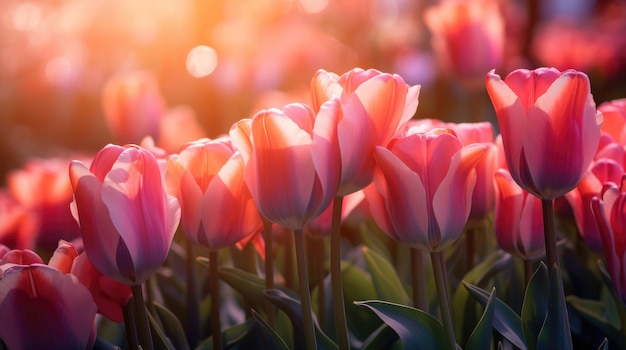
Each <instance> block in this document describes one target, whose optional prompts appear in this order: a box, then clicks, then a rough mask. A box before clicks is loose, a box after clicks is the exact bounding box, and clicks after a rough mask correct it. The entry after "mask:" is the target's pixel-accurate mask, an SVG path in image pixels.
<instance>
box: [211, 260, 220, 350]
mask: <svg viewBox="0 0 626 350" xmlns="http://www.w3.org/2000/svg"><path fill="white" fill-rule="evenodd" d="M218 264H219V261H218V257H217V250H215V249H211V250H209V293H210V294H211V333H212V335H213V349H214V350H222V348H223V346H222V327H221V324H220V285H219V283H220V280H219V277H218V274H217V267H218Z"/></svg>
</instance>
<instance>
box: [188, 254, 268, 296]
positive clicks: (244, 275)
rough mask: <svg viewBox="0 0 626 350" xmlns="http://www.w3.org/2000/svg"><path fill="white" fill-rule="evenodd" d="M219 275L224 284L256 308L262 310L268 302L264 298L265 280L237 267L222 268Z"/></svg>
mask: <svg viewBox="0 0 626 350" xmlns="http://www.w3.org/2000/svg"><path fill="white" fill-rule="evenodd" d="M198 261H200V260H198ZM218 274H219V276H220V278H221V279H222V280H223V281H224V282H226V283H227V284H228V285H229V286H231V287H232V288H233V289H234V290H236V291H237V292H239V293H240V294H241V296H243V298H244V299H245V300H246V301H248V302H249V303H250V304H252V305H253V306H254V307H258V308H262V307H263V306H264V305H265V303H266V300H265V297H264V296H263V290H265V280H264V279H263V278H261V277H259V276H257V275H255V274H253V273H250V272H247V271H244V270H241V269H238V268H235V267H220V268H219V270H218Z"/></svg>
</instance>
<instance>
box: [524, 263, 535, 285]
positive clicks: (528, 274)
mask: <svg viewBox="0 0 626 350" xmlns="http://www.w3.org/2000/svg"><path fill="white" fill-rule="evenodd" d="M532 277H533V261H532V260H530V259H524V290H526V287H528V284H529V283H530V280H531V279H532Z"/></svg>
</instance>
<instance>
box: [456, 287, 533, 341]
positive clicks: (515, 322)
mask: <svg viewBox="0 0 626 350" xmlns="http://www.w3.org/2000/svg"><path fill="white" fill-rule="evenodd" d="M463 285H464V286H465V288H467V290H468V291H469V292H470V294H472V295H473V296H474V297H475V298H476V300H478V301H479V302H480V303H481V304H482V305H483V306H484V305H486V304H487V300H489V293H487V292H486V291H485V290H483V289H481V288H479V287H476V286H474V285H471V284H469V283H467V282H465V281H463ZM493 327H494V328H495V329H496V330H497V331H498V333H500V334H501V335H502V336H503V337H505V338H506V339H507V340H508V341H510V342H511V343H513V345H515V346H517V347H518V348H520V349H522V350H525V349H527V348H528V347H527V346H526V342H525V341H524V332H523V331H522V320H521V318H520V317H519V315H517V313H515V311H513V309H511V307H509V306H508V305H507V304H506V303H504V302H503V301H502V300H500V299H498V298H496V303H495V310H494V320H493Z"/></svg>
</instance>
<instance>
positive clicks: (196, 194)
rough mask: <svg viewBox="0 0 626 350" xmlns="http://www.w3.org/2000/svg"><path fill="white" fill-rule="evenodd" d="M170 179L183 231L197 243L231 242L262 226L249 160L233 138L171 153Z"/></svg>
mask: <svg viewBox="0 0 626 350" xmlns="http://www.w3.org/2000/svg"><path fill="white" fill-rule="evenodd" d="M166 181H167V185H168V186H167V187H168V191H169V192H170V193H171V194H173V195H175V196H176V197H177V198H178V201H179V203H180V207H181V213H182V216H181V222H182V227H183V231H184V232H185V234H186V236H187V238H188V239H189V240H190V241H192V242H194V243H196V244H199V245H202V246H204V247H207V248H209V249H215V250H216V249H220V248H224V247H228V246H231V245H233V244H235V243H237V242H239V241H240V240H242V239H244V238H246V237H247V236H249V235H251V234H253V233H254V232H256V231H257V230H259V229H260V228H261V226H262V223H261V217H260V216H259V212H258V210H257V208H256V206H255V205H254V201H253V200H252V197H251V195H250V191H249V190H248V187H247V186H246V184H245V182H244V163H243V159H242V157H241V154H240V153H239V152H238V151H237V150H236V149H235V147H234V145H233V144H232V141H231V140H230V139H228V138H222V139H216V140H209V139H201V140H198V141H194V142H190V143H188V144H186V145H184V146H183V147H182V148H181V150H180V152H179V154H177V155H171V156H170V157H168V160H167V171H166Z"/></svg>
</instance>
